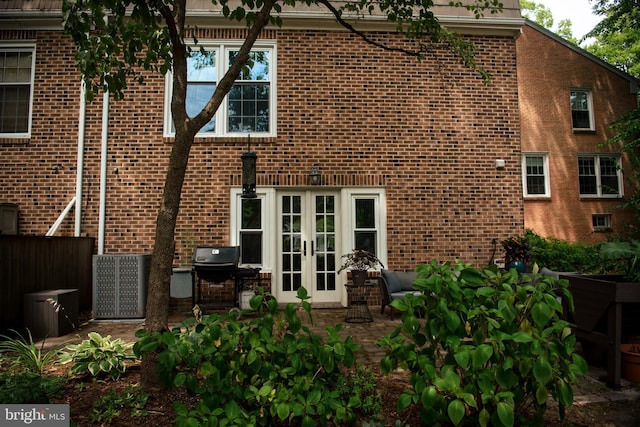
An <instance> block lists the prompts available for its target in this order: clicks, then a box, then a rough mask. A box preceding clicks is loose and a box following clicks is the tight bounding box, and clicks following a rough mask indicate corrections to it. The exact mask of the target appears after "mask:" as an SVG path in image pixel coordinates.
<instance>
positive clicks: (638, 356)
mask: <svg viewBox="0 0 640 427" xmlns="http://www.w3.org/2000/svg"><path fill="white" fill-rule="evenodd" d="M620 353H621V357H622V376H623V378H625V379H627V380H629V381H631V382H634V383H637V382H640V345H638V344H622V345H621V346H620Z"/></svg>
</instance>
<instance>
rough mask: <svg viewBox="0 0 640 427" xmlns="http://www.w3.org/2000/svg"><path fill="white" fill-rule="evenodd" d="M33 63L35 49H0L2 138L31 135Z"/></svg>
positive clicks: (0, 117)
mask: <svg viewBox="0 0 640 427" xmlns="http://www.w3.org/2000/svg"><path fill="white" fill-rule="evenodd" d="M34 64H35V49H34V48H33V47H19V48H18V47H16V48H4V47H0V136H6V137H27V136H29V133H30V131H31V103H32V97H33V72H34Z"/></svg>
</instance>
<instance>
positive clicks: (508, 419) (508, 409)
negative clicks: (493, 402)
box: [497, 402, 514, 427]
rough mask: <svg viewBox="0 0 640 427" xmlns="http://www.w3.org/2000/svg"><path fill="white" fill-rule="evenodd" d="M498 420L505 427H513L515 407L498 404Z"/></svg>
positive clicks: (502, 403)
mask: <svg viewBox="0 0 640 427" xmlns="http://www.w3.org/2000/svg"><path fill="white" fill-rule="evenodd" d="M497 413H498V418H499V419H500V422H502V424H504V425H505V427H512V426H513V421H514V415H513V406H511V405H508V404H506V403H504V402H498V407H497Z"/></svg>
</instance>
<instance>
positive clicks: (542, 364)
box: [533, 356, 553, 384]
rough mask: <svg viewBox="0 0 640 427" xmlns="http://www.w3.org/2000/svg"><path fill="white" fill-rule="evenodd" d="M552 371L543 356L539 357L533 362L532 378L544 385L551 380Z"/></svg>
mask: <svg viewBox="0 0 640 427" xmlns="http://www.w3.org/2000/svg"><path fill="white" fill-rule="evenodd" d="M552 374H553V370H552V369H551V365H550V364H549V361H548V360H547V358H546V357H544V356H539V357H537V358H536V360H535V362H533V376H534V378H535V379H536V380H537V381H538V382H539V383H541V384H546V383H548V382H549V380H551V376H552Z"/></svg>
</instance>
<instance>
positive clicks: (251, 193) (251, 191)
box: [241, 135, 258, 199]
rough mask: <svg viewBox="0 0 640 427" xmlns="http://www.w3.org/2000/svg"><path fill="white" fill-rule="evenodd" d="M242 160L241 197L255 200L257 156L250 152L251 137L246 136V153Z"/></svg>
mask: <svg viewBox="0 0 640 427" xmlns="http://www.w3.org/2000/svg"><path fill="white" fill-rule="evenodd" d="M241 159H242V197H243V198H245V199H255V198H256V197H257V196H256V161H257V159H258V156H257V155H256V153H254V152H252V151H251V135H248V136H247V152H246V153H244V154H243V155H242V156H241Z"/></svg>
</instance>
